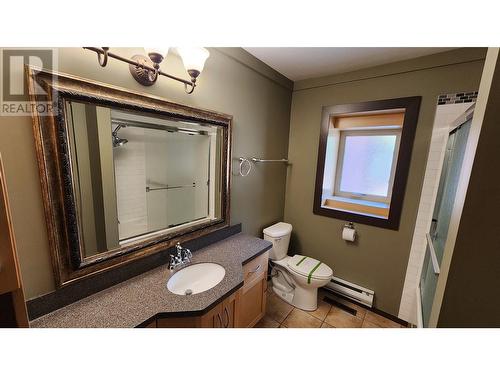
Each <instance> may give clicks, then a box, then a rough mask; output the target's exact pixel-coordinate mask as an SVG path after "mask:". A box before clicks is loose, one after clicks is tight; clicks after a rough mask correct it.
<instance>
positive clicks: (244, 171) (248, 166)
mask: <svg viewBox="0 0 500 375" xmlns="http://www.w3.org/2000/svg"><path fill="white" fill-rule="evenodd" d="M251 170H252V163H251V162H250V160H248V159H246V158H240V169H239V172H240V176H241V177H246V176H248V175H249V174H250V171H251Z"/></svg>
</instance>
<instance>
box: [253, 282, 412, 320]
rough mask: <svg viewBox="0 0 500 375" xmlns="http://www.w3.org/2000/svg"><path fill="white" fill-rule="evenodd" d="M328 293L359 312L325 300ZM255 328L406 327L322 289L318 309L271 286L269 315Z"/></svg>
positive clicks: (267, 311)
mask: <svg viewBox="0 0 500 375" xmlns="http://www.w3.org/2000/svg"><path fill="white" fill-rule="evenodd" d="M325 295H328V297H330V298H332V299H336V300H337V301H338V302H340V303H342V304H343V305H345V306H348V307H350V308H351V309H354V310H356V315H352V314H350V313H349V312H347V311H345V310H343V309H341V308H339V307H337V306H333V305H331V304H330V303H327V302H325V301H323V297H324V296H325ZM255 328H403V326H401V325H400V324H399V323H396V322H394V321H392V320H390V319H387V318H385V317H383V316H381V315H378V314H376V313H374V312H372V311H370V310H367V309H365V308H363V307H361V306H358V305H356V304H354V303H352V302H349V301H347V300H345V299H343V298H340V297H336V296H333V295H331V294H330V293H327V292H324V291H321V290H320V292H319V293H318V309H317V310H316V311H307V312H306V311H303V310H300V309H297V308H294V307H293V306H291V305H289V304H288V303H286V302H285V301H283V300H282V299H280V298H279V297H278V296H277V295H276V294H274V293H273V292H272V289H271V288H268V292H267V308H266V315H265V316H264V317H263V318H262V319H261V320H260V321H259V322H258V323H257V324H256V326H255Z"/></svg>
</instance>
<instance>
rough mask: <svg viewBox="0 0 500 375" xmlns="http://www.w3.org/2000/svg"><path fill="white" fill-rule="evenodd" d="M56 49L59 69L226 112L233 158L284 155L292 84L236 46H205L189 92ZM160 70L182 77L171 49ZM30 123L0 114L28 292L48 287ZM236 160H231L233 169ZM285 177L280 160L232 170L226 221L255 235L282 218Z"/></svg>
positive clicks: (1, 148) (77, 51) (1, 146)
mask: <svg viewBox="0 0 500 375" xmlns="http://www.w3.org/2000/svg"><path fill="white" fill-rule="evenodd" d="M114 51H115V52H118V53H119V54H122V55H124V56H127V57H131V56H133V55H134V54H137V53H141V52H142V51H141V49H139V48H126V49H125V48H117V49H114ZM56 52H57V58H58V64H59V66H58V70H59V71H61V72H64V73H69V74H73V75H76V76H81V77H84V78H87V79H93V80H96V81H101V82H105V83H108V84H113V85H117V86H121V87H125V88H128V89H132V90H136V91H141V92H145V93H148V94H153V95H158V96H161V97H163V98H165V99H167V100H170V101H173V102H177V103H182V104H186V105H190V106H195V107H201V108H206V109H210V110H214V111H219V112H224V113H227V114H230V115H233V116H234V128H233V130H234V133H233V157H234V158H237V157H239V156H241V155H243V156H259V157H265V158H281V157H283V156H286V155H287V149H288V133H289V123H290V121H289V116H290V102H291V89H292V83H291V82H290V81H289V80H288V79H286V78H285V77H283V76H281V75H279V74H278V73H276V72H275V71H274V70H272V69H271V68H269V67H268V66H267V65H264V64H263V63H262V62H260V61H259V60H257V59H255V58H254V57H253V56H251V55H249V54H248V53H246V52H245V51H243V50H242V49H239V48H221V49H210V53H211V56H210V58H209V60H207V63H206V66H205V70H204V71H203V74H202V75H201V76H200V79H199V86H198V87H197V89H196V91H195V92H194V94H192V95H187V94H185V93H184V87H183V85H181V84H179V83H178V82H175V81H172V80H168V79H165V78H163V77H162V78H160V79H159V82H158V83H157V84H155V85H154V86H152V87H144V86H141V85H139V84H138V83H137V82H136V81H135V80H134V79H133V78H132V76H131V75H130V73H129V68H128V66H127V65H126V64H123V63H121V62H118V61H116V60H111V61H110V62H109V64H108V66H107V67H106V68H101V67H100V66H99V65H98V64H97V57H96V55H95V53H93V52H90V51H84V50H83V49H81V48H61V49H58V50H57V51H56ZM142 53H143V52H142ZM162 69H163V70H165V71H167V72H169V73H171V74H174V75H178V76H183V77H187V73H186V72H185V70H184V68H183V66H182V62H181V61H180V58H179V57H178V56H176V55H174V54H169V56H168V57H167V59H166V60H165V62H164V63H163V64H162ZM31 126H32V125H31V118H30V117H1V116H0V152H1V153H2V156H3V160H4V164H5V169H6V176H7V184H8V188H9V193H10V202H11V207H12V211H13V212H12V215H13V221H14V229H15V237H16V240H17V244H18V252H19V259H20V265H21V273H22V278H23V282H24V288H25V293H26V296H27V298H28V299H29V298H33V297H36V296H39V295H43V294H45V293H48V292H50V291H52V290H54V280H53V277H52V266H51V263H50V256H49V247H48V241H47V232H46V227H45V219H44V213H43V205H42V198H41V191H40V182H39V174H38V168H37V164H36V155H35V148H34V141H33V133H32V128H31ZM236 167H237V162H236V161H235V162H234V163H233V170H234V171H236ZM285 179H286V169H285V168H283V166H282V165H280V166H278V165H265V166H257V167H256V168H254V170H253V171H252V173H251V174H250V175H249V176H248V177H245V178H243V177H240V176H238V175H234V174H233V176H232V190H231V222H232V223H239V222H241V223H243V230H244V232H246V233H250V234H253V235H260V233H261V230H262V228H263V227H265V226H266V225H269V224H271V223H273V222H276V221H279V220H282V218H283V211H284V199H285Z"/></svg>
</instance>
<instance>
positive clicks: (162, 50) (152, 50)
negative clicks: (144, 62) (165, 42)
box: [144, 47, 170, 58]
mask: <svg viewBox="0 0 500 375" xmlns="http://www.w3.org/2000/svg"><path fill="white" fill-rule="evenodd" d="M169 49H170V48H169V47H144V51H145V52H146V55H148V56H149V54H150V53H155V54H159V55H162V56H163V58H165V57H167V55H168V50H169Z"/></svg>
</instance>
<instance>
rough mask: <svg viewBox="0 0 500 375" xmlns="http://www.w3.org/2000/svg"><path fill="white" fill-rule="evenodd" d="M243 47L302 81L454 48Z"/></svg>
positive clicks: (290, 76) (293, 79)
mask: <svg viewBox="0 0 500 375" xmlns="http://www.w3.org/2000/svg"><path fill="white" fill-rule="evenodd" d="M244 49H245V50H246V51H247V52H249V53H251V54H252V55H254V56H255V57H256V58H258V59H259V60H261V61H263V62H264V63H266V64H267V65H269V66H270V67H271V68H273V69H274V70H276V71H278V72H280V73H281V74H283V75H284V76H285V77H287V78H288V79H290V80H292V81H300V80H302V79H307V78H315V77H321V76H327V75H331V74H339V73H345V72H350V71H354V70H358V69H363V68H368V67H371V66H376V65H382V64H387V63H391V62H396V61H401V60H407V59H411V58H415V57H420V56H425V55H432V54H434V53H439V52H443V51H447V50H450V49H453V48H428V47H415V48H414V47H404V48H396V47H381V48H379V47H350V48H347V47H251V48H249V47H248V48H244Z"/></svg>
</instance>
